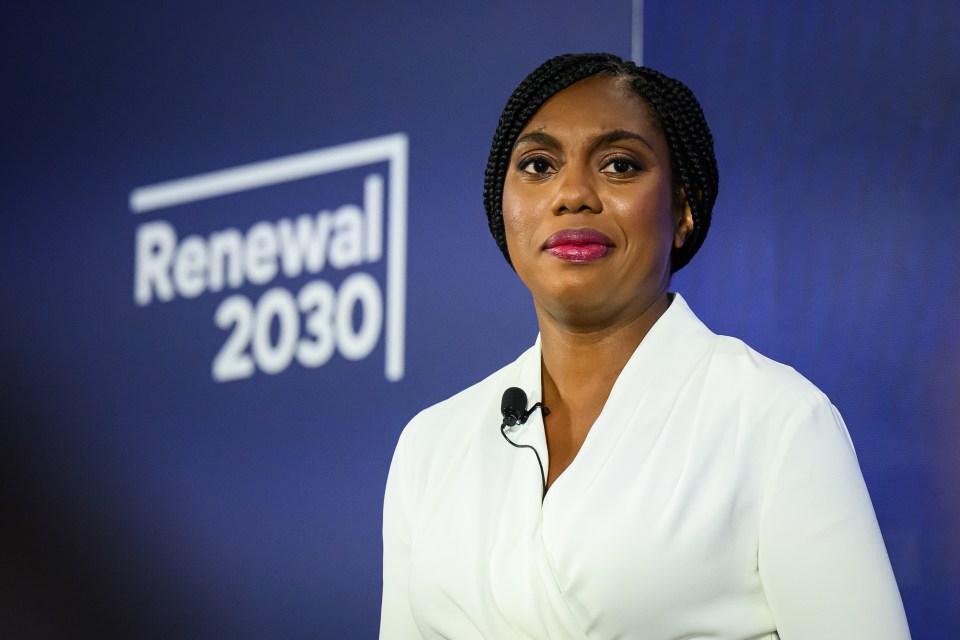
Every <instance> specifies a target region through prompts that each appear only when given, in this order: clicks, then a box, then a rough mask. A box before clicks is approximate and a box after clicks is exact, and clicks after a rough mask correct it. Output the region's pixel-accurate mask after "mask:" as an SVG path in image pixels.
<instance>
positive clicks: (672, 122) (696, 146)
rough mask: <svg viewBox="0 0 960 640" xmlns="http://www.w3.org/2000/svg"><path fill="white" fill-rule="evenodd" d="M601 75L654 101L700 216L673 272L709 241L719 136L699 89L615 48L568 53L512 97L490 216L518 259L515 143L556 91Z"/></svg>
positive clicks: (675, 168) (504, 117)
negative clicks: (506, 204) (507, 199)
mask: <svg viewBox="0 0 960 640" xmlns="http://www.w3.org/2000/svg"><path fill="white" fill-rule="evenodd" d="M597 74H606V75H610V76H613V77H616V78H624V79H626V80H627V81H628V83H629V86H630V87H631V88H632V89H633V91H634V92H636V93H637V94H638V95H639V96H640V97H641V98H642V99H643V101H644V102H645V103H646V105H647V107H648V108H649V111H650V112H651V118H652V120H653V124H654V125H655V126H656V127H657V128H658V129H660V131H662V132H663V134H664V137H666V140H667V146H668V147H669V150H670V172H671V175H672V176H673V190H674V193H679V192H680V190H681V189H682V191H683V193H684V195H685V197H686V199H687V202H688V204H689V205H690V212H691V213H692V217H693V230H692V231H691V232H690V235H689V236H688V237H687V239H686V241H685V242H684V243H683V246H682V247H680V248H679V249H677V248H674V249H673V251H672V253H671V255H670V272H671V273H674V272H676V271H677V270H679V269H680V268H681V267H683V266H684V265H686V264H687V263H688V262H689V261H690V259H691V258H692V257H693V255H694V254H695V253H696V252H697V250H698V249H699V248H700V245H701V244H703V240H704V238H705V237H706V235H707V229H709V228H710V214H711V212H712V211H713V203H714V202H715V201H716V199H717V188H718V181H719V176H718V174H717V159H716V156H715V155H714V152H713V136H711V135H710V129H709V128H708V127H707V121H706V119H704V117H703V111H702V109H701V108H700V103H698V102H697V99H696V98H695V97H694V95H693V92H692V91H690V89H688V88H687V86H686V85H684V84H683V83H682V82H680V81H679V80H674V79H673V78H670V77H668V76H665V75H664V74H662V73H660V72H659V71H655V70H653V69H650V68H648V67H638V66H637V65H636V64H634V63H633V62H630V61H624V60H622V59H621V58H618V57H617V56H614V55H611V54H607V53H582V54H565V55H561V56H557V57H555V58H551V59H550V60H547V61H546V62H544V63H543V64H542V65H540V66H539V67H537V69H536V70H534V72H533V73H531V74H530V75H529V76H527V77H526V78H524V80H523V82H521V83H520V85H519V86H518V87H517V88H516V89H515V90H514V92H513V95H511V96H510V99H509V100H507V104H506V106H505V107H504V108H503V113H502V114H500V122H499V123H498V124H497V131H496V133H495V134H494V136H493V143H492V144H491V146H490V156H489V158H488V160H487V169H486V173H485V175H484V181H483V205H484V208H485V209H486V210H487V222H488V223H489V225H490V232H491V233H492V234H493V237H494V239H495V240H496V241H497V245H498V246H499V247H500V251H501V252H503V256H504V257H505V258H506V259H507V262H508V263H510V265H511V266H513V263H512V262H511V261H510V254H509V252H508V251H507V238H506V234H505V232H504V227H503V183H504V179H505V178H506V174H507V170H508V168H509V165H510V156H511V154H512V153H513V145H514V143H515V142H516V140H517V137H518V136H519V135H520V132H521V131H522V130H523V128H524V127H525V126H526V124H527V122H529V121H530V119H531V118H532V117H533V115H534V114H535V113H536V112H537V111H538V110H539V109H540V107H542V106H543V104H544V103H545V102H546V101H547V100H549V99H550V98H551V97H552V96H553V95H554V94H556V93H558V92H559V91H562V90H563V89H566V88H567V87H569V86H570V85H572V84H574V83H575V82H578V81H580V80H584V79H586V78H588V77H590V76H593V75H597Z"/></svg>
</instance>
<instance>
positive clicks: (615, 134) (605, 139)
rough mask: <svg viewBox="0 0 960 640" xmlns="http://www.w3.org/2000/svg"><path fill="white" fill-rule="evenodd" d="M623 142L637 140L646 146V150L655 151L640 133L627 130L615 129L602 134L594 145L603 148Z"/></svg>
mask: <svg viewBox="0 0 960 640" xmlns="http://www.w3.org/2000/svg"><path fill="white" fill-rule="evenodd" d="M621 140H635V141H637V142H639V143H640V144H642V145H643V146H645V147H646V148H648V149H650V150H651V151H653V145H652V144H650V142H649V141H647V139H646V138H644V137H643V136H641V135H640V134H639V133H634V132H633V131H627V130H626V129H614V130H613V131H608V132H606V133H602V134H600V135H599V136H597V137H596V138H595V139H594V144H595V145H596V146H602V145H605V144H613V143H614V142H620V141H621Z"/></svg>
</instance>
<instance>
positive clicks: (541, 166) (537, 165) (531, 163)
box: [520, 158, 551, 175]
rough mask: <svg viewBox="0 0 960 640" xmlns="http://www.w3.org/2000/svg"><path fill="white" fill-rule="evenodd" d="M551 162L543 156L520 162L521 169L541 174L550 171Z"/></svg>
mask: <svg viewBox="0 0 960 640" xmlns="http://www.w3.org/2000/svg"><path fill="white" fill-rule="evenodd" d="M550 169H551V167H550V163H549V162H547V161H546V160H545V159H543V158H530V159H529V160H524V161H523V162H522V163H520V170H521V171H523V172H525V173H532V174H534V175H539V174H542V173H547V172H548V171H550Z"/></svg>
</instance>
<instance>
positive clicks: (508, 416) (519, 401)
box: [500, 387, 550, 502]
mask: <svg viewBox="0 0 960 640" xmlns="http://www.w3.org/2000/svg"><path fill="white" fill-rule="evenodd" d="M538 407H539V408H540V411H541V413H543V415H544V416H548V415H550V409H547V408H546V407H545V406H543V403H542V402H538V403H536V404H534V405H533V406H532V407H530V408H529V409H527V394H526V393H524V391H523V389H520V388H519V387H510V388H509V389H507V390H506V391H504V392H503V398H501V400H500V413H501V415H503V423H502V424H501V425H500V434H501V435H502V436H503V439H504V440H506V441H507V442H509V443H510V444H511V445H513V446H514V447H516V448H518V449H524V448H526V449H530V450H531V451H533V453H534V455H535V456H537V464H538V465H540V481H541V482H542V486H543V493H542V494H540V501H541V502H542V501H543V498H544V496H546V495H547V475H546V474H545V473H544V471H543V462H542V461H541V460H540V453H539V452H537V450H536V448H534V447H531V446H530V445H528V444H517V443H516V442H514V441H513V440H511V439H510V438H508V437H507V427H513V426H516V425H518V424H524V423H525V422H526V421H527V418H529V417H530V414H531V413H533V412H534V411H535V410H536V409H537V408H538Z"/></svg>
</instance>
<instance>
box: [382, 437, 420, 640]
mask: <svg viewBox="0 0 960 640" xmlns="http://www.w3.org/2000/svg"><path fill="white" fill-rule="evenodd" d="M404 435H406V432H404V434H401V436H400V441H399V442H398V443H397V449H396V451H394V454H393V462H392V463H391V464H390V474H389V475H388V477H387V488H386V491H385V493H384V498H383V601H382V603H381V608H380V638H381V640H386V639H394V638H396V639H407V638H411V639H417V640H419V638H420V637H421V636H420V632H419V631H417V625H416V623H415V622H414V620H413V614H412V613H411V612H410V600H409V597H408V589H407V587H408V580H409V572H410V544H411V520H410V506H411V505H410V500H409V497H408V496H409V490H410V488H411V487H410V480H409V478H408V474H409V472H410V469H409V465H408V464H406V461H405V457H406V455H405V452H406V447H405V446H404V445H405V438H404Z"/></svg>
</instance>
